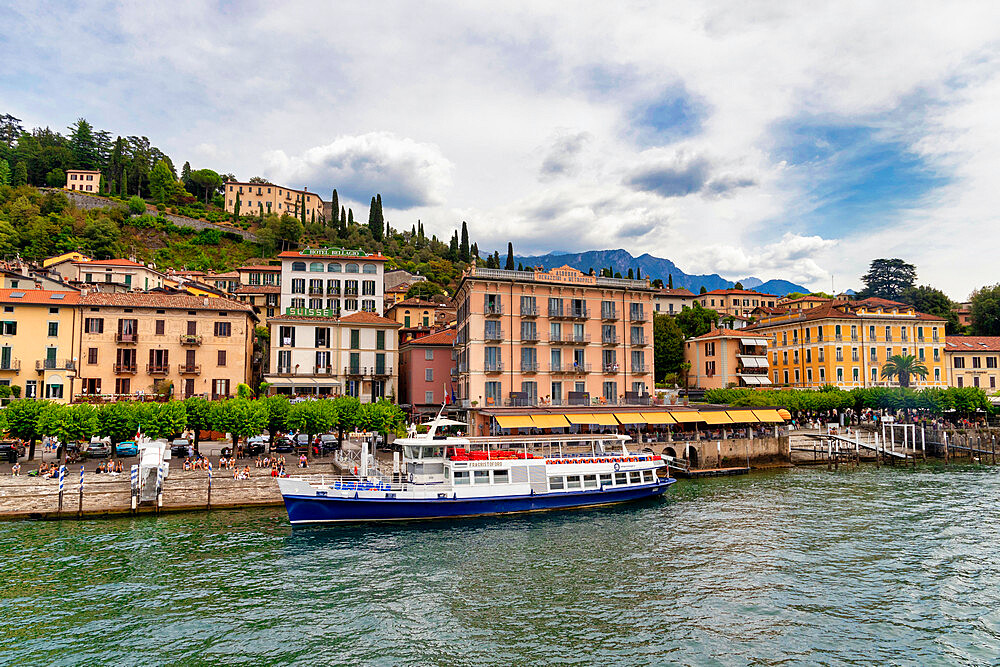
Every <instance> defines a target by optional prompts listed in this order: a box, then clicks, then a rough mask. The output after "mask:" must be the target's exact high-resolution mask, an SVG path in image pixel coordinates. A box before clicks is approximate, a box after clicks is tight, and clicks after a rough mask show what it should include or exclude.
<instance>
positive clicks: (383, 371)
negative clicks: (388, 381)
mask: <svg viewBox="0 0 1000 667" xmlns="http://www.w3.org/2000/svg"><path fill="white" fill-rule="evenodd" d="M372 375H373V376H374V377H385V376H388V375H392V367H391V366H375V368H374V369H372Z"/></svg>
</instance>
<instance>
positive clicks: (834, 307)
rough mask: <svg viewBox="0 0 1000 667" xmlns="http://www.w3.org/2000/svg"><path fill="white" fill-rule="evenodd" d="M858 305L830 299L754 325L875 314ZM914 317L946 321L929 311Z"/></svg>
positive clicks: (767, 325) (762, 325) (893, 302)
mask: <svg viewBox="0 0 1000 667" xmlns="http://www.w3.org/2000/svg"><path fill="white" fill-rule="evenodd" d="M880 301H885V300H884V299H880ZM888 303H889V304H891V305H892V306H902V307H904V308H911V307H912V306H907V305H906V304H901V303H896V302H895V301H890V302H888ZM856 305H858V304H857V303H852V302H849V301H830V302H829V303H825V304H823V305H822V306H816V307H815V308H809V309H807V310H802V311H795V319H788V320H779V321H774V322H762V323H760V324H759V325H754V327H770V326H779V325H783V324H789V323H793V322H814V321H816V320H822V319H827V318H836V319H847V320H858V319H862V317H872V316H873V314H868V315H864V316H861V315H858V314H857V313H855V312H854V311H852V310H851V308H852V307H854V306H856ZM862 305H870V306H884V304H877V303H869V304H862ZM789 312H791V311H789ZM782 314H787V313H782ZM913 318H914V319H918V320H928V321H935V322H944V321H945V318H943V317H938V316H937V315H929V314H927V313H916V312H915V314H914V315H913Z"/></svg>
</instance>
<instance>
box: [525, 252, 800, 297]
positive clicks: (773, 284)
mask: <svg viewBox="0 0 1000 667" xmlns="http://www.w3.org/2000/svg"><path fill="white" fill-rule="evenodd" d="M514 261H515V262H521V263H522V264H524V265H525V266H541V267H543V268H545V269H551V268H554V267H557V266H563V265H564V264H568V265H569V266H572V267H573V268H576V269H579V270H581V271H583V272H584V273H586V272H588V271H590V269H591V268H593V269H594V271H597V272H600V270H601V269H605V268H608V267H611V268H612V269H614V270H615V271H619V272H621V274H622V275H623V276H624V275H626V274H627V273H628V270H629V269H630V268H631V269H633V270H634V269H636V268H638V269H641V270H642V275H643V276H645V277H648V278H650V279H656V278H660V279H662V280H663V284H664V285H666V284H667V276H668V275H672V276H673V278H674V287H686V288H687V289H689V290H691V291H692V292H694V293H695V294H697V293H698V291H699V290H700V289H701V287H702V286H704V287H705V289H707V290H709V291H711V290H715V289H727V288H730V287H732V286H733V285H735V284H736V282H741V283H742V284H743V287H745V288H746V289H753V290H756V291H758V292H764V293H766V294H774V295H776V296H784V295H786V294H788V293H789V292H803V293H806V294H808V293H809V292H810V291H811V290H809V289H808V288H806V287H804V286H802V285H798V284H796V283H793V282H790V281H788V280H781V279H772V280H766V281H764V280H761V279H760V278H755V277H753V276H750V277H748V278H744V279H743V280H740V281H733V280H726V279H725V278H723V277H722V276H720V275H719V274H717V273H709V274H688V273H685V272H684V271H682V270H681V269H679V268H678V267H677V265H676V264H674V263H673V262H672V261H670V260H669V259H664V258H662V257H655V256H653V255H650V254H649V253H648V252H647V253H643V254H642V255H639V256H638V257H633V256H632V254H631V253H630V252H628V251H627V250H623V249H621V248H618V249H616V250H588V251H586V252H576V253H556V252H550V253H548V254H546V255H525V256H517V255H515V257H514Z"/></svg>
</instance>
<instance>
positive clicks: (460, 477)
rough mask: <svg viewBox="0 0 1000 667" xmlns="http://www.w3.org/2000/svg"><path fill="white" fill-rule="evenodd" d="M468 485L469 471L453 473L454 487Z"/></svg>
mask: <svg viewBox="0 0 1000 667" xmlns="http://www.w3.org/2000/svg"><path fill="white" fill-rule="evenodd" d="M468 483H469V471H468V470H456V471H455V485H456V486H458V485H459V484H468Z"/></svg>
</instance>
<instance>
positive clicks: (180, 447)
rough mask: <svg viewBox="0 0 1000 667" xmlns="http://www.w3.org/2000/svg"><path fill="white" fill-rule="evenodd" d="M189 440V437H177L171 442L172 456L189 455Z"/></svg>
mask: <svg viewBox="0 0 1000 667" xmlns="http://www.w3.org/2000/svg"><path fill="white" fill-rule="evenodd" d="M188 445H189V443H188V440H187V438H176V439H174V441H173V442H171V443H170V456H171V457H174V458H176V457H179V456H187V455H188Z"/></svg>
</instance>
